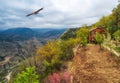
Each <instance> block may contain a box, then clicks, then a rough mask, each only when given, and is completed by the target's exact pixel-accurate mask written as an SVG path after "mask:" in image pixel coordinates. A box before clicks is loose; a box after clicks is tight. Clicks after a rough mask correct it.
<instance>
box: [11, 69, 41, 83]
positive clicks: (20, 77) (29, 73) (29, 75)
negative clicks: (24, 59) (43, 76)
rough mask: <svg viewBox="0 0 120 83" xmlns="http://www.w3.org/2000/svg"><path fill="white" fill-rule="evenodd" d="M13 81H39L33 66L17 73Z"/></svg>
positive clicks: (16, 82) (19, 82) (35, 82)
mask: <svg viewBox="0 0 120 83" xmlns="http://www.w3.org/2000/svg"><path fill="white" fill-rule="evenodd" d="M13 83H39V80H38V75H37V74H36V72H35V67H28V68H26V70H25V71H22V72H21V73H18V74H17V76H16V78H15V80H14V82H13Z"/></svg>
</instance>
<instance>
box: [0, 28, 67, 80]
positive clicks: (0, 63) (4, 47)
mask: <svg viewBox="0 0 120 83" xmlns="http://www.w3.org/2000/svg"><path fill="white" fill-rule="evenodd" d="M65 30H66V29H37V30H36V29H31V28H24V27H23V28H22V27H21V28H12V29H7V30H2V31H1V32H0V80H1V79H3V78H2V77H4V75H6V73H7V71H8V70H11V69H13V68H14V67H16V65H17V64H18V63H20V62H22V61H23V60H25V59H27V58H28V57H31V56H33V54H34V53H35V50H36V49H37V48H38V47H40V46H41V45H43V44H45V43H46V42H47V41H49V40H55V39H56V38H58V37H59V36H60V35H61V34H62V33H63V32H64V31H65ZM53 32H54V33H53Z"/></svg>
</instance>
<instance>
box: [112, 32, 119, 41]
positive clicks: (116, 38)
mask: <svg viewBox="0 0 120 83" xmlns="http://www.w3.org/2000/svg"><path fill="white" fill-rule="evenodd" d="M113 37H114V39H115V40H116V41H120V30H118V31H116V32H115V33H114V34H113Z"/></svg>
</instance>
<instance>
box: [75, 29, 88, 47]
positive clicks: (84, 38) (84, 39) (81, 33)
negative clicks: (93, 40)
mask: <svg viewBox="0 0 120 83" xmlns="http://www.w3.org/2000/svg"><path fill="white" fill-rule="evenodd" d="M88 33H89V30H88V28H86V27H84V28H80V29H79V30H78V31H77V32H76V34H77V38H80V43H81V44H82V46H84V47H85V46H86V45H87V43H88Z"/></svg>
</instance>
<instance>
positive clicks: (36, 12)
mask: <svg viewBox="0 0 120 83" xmlns="http://www.w3.org/2000/svg"><path fill="white" fill-rule="evenodd" d="M41 10H43V8H40V9H39V10H37V11H35V12H32V13H30V14H27V15H26V16H31V15H34V14H38V13H39V12H40V11H41Z"/></svg>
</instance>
